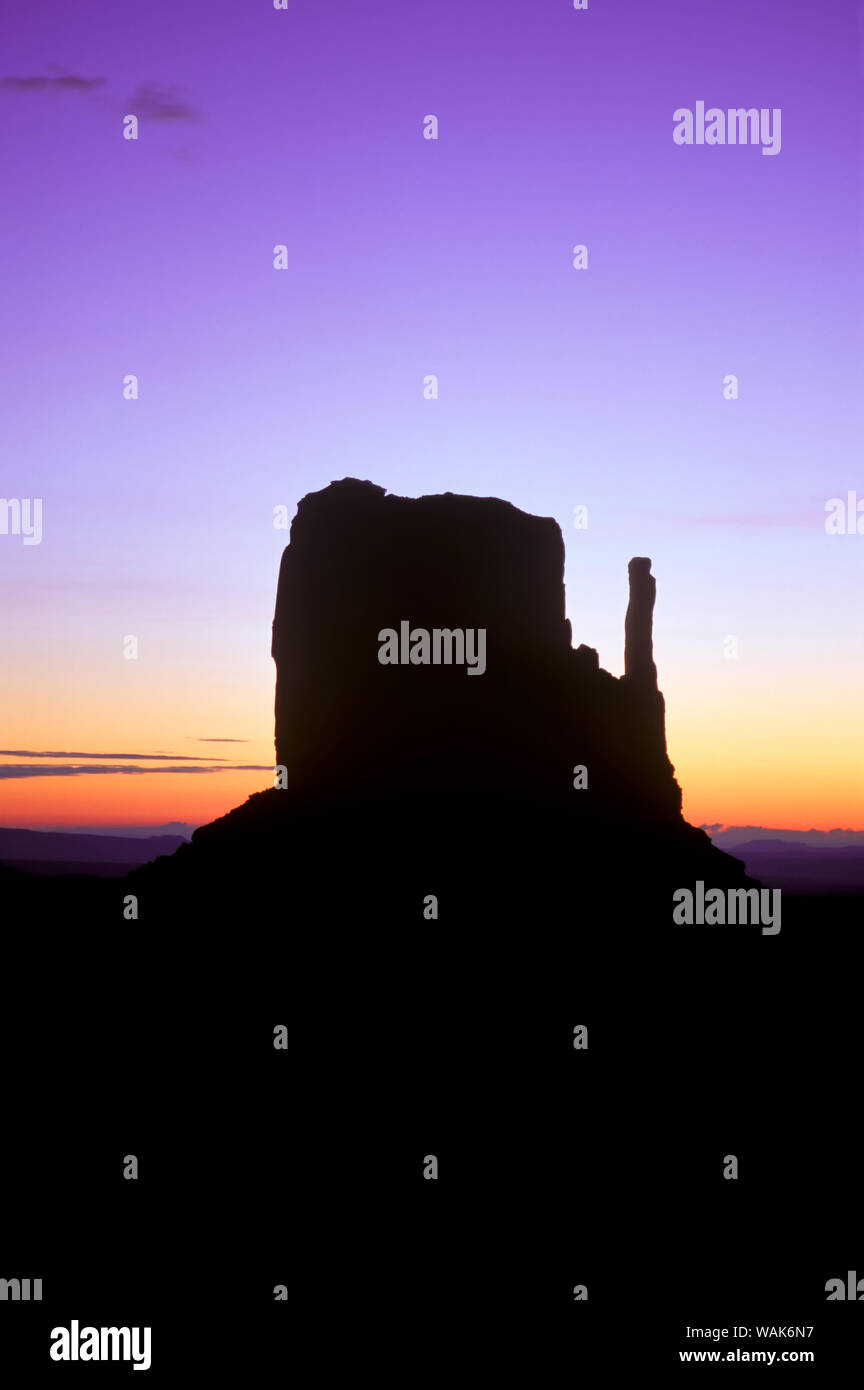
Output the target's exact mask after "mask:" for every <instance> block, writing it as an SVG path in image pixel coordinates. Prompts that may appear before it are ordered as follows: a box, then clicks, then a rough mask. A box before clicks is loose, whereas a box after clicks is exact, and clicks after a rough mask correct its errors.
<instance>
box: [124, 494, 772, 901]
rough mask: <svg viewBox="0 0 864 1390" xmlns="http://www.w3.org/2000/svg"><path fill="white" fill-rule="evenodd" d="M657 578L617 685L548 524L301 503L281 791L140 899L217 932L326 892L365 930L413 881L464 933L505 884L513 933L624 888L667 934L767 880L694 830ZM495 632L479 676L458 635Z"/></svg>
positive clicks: (433, 509)
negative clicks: (677, 913) (670, 705)
mask: <svg viewBox="0 0 864 1390" xmlns="http://www.w3.org/2000/svg"><path fill="white" fill-rule="evenodd" d="M650 568H651V562H650V560H648V559H647V558H644V557H636V558H634V559H633V560H631V561H630V565H629V577H630V601H629V606H628V608H627V613H626V620H625V662H624V665H625V669H624V674H623V675H622V676H621V677H618V678H616V677H614V676H612V675H610V673H609V672H608V671H605V670H603V669H602V667H601V666H600V664H599V659H598V654H597V652H596V651H594V650H593V649H591V648H589V647H587V646H585V645H580V646H578V647H576V648H575V649H574V647H573V645H572V635H571V628H570V623H569V622H568V620H567V619H566V617H565V597H564V581H563V575H564V544H563V540H562V536H561V531H560V529H559V527H558V525H557V524H556V523H555V521H553V520H551V519H549V518H543V517H535V516H530V515H528V514H527V513H525V512H522V511H519V510H518V509H517V508H516V507H514V506H512V505H511V504H510V503H508V502H504V501H501V500H499V499H497V498H477V497H468V496H461V495H458V494H454V493H444V494H443V495H436V496H426V497H420V498H416V499H415V498H405V497H396V496H390V495H388V494H387V493H386V491H385V489H384V488H383V487H380V486H377V485H375V484H373V483H371V482H362V481H359V480H357V479H353V478H346V479H343V480H342V481H341V482H334V483H331V484H330V486H329V487H326V488H324V489H322V490H321V491H319V492H314V493H311V494H309V495H308V496H306V497H304V498H303V500H302V501H301V502H300V504H299V507H298V510H297V515H296V517H295V518H294V521H293V523H292V526H291V532H290V543H289V545H288V546H287V547H286V549H285V551H284V553H283V557H282V564H281V569H280V574H279V584H278V591H277V597H276V611H275V617H274V622H273V640H272V655H273V657H274V660H275V663H276V700H275V746H276V764H277V767H279V768H281V769H282V770H283V774H282V775H283V777H284V782H285V785H284V786H283V787H281V788H280V789H275V788H274V789H268V790H267V791H263V792H259V793H256V794H254V795H253V796H251V797H250V798H249V799H248V800H247V802H246V803H245V804H244V805H243V806H240V807H238V808H236V809H235V810H233V811H231V812H229V813H228V814H227V815H226V816H223V817H221V818H220V819H218V820H216V821H214V822H212V823H211V824H209V825H206V826H202V827H200V828H199V829H198V830H196V831H195V832H194V834H193V837H192V843H191V845H185V846H182V847H181V848H180V849H179V850H178V851H177V853H176V854H175V855H173V856H172V857H171V858H170V859H165V858H163V859H160V860H157V861H156V863H155V864H152V865H148V866H145V867H144V868H142V869H140V870H137V871H136V872H135V873H133V874H132V875H130V879H129V883H130V884H131V885H132V888H131V890H130V891H134V892H136V893H140V895H141V897H142V900H143V899H146V900H147V901H148V902H150V903H151V905H152V901H153V898H154V896H155V897H157V898H158V900H159V904H160V912H173V911H175V910H176V912H178V913H181V914H182V912H185V911H187V910H194V914H195V915H196V916H197V917H198V918H200V915H201V911H202V904H204V903H206V904H208V905H209V906H208V907H207V911H208V912H210V913H212V914H213V915H214V917H218V916H219V915H220V914H224V912H226V911H227V910H229V905H230V910H232V911H234V912H237V913H240V914H243V913H248V912H249V911H250V910H253V909H252V906H251V905H252V904H253V902H254V904H255V906H254V910H255V911H258V910H259V909H260V910H261V911H264V912H267V913H269V915H270V919H271V920H272V919H273V915H272V909H273V905H274V903H277V904H279V905H280V909H281V908H282V907H287V906H289V905H290V906H293V908H294V909H295V910H296V911H298V912H301V911H308V910H309V908H310V903H311V902H312V901H313V900H314V904H315V911H316V913H320V912H321V911H322V910H324V911H325V913H326V914H330V915H333V916H335V917H336V918H339V919H341V920H353V919H355V918H356V916H357V913H358V911H360V910H361V905H364V906H363V910H364V911H365V910H366V909H369V908H370V902H371V901H374V908H372V909H371V910H372V912H373V915H374V917H375V920H376V921H378V922H380V923H387V922H389V923H391V924H392V925H394V926H396V925H398V924H399V923H400V922H401V923H402V925H404V920H405V918H404V913H405V911H406V910H409V908H408V904H413V907H411V908H410V911H412V912H414V914H415V915H416V904H417V901H418V897H417V895H418V893H420V892H421V890H422V893H423V894H435V893H436V891H437V890H438V889H439V888H440V890H441V891H442V892H447V893H449V894H450V895H451V897H450V902H451V908H455V905H456V903H457V902H458V911H459V917H460V920H462V921H464V922H465V923H466V924H467V923H470V922H471V921H475V922H476V921H477V916H476V914H477V912H479V911H481V910H484V909H483V904H484V903H485V904H487V907H488V896H489V893H490V890H491V889H492V887H493V885H494V883H495V882H496V877H495V876H496V875H498V876H499V878H498V881H499V882H500V881H502V880H501V876H502V875H503V876H505V877H506V885H507V888H506V894H504V895H503V896H504V897H505V898H506V902H502V903H501V904H500V912H501V913H502V914H503V916H504V918H506V919H509V920H514V921H515V920H516V918H517V917H518V916H519V915H520V914H523V915H524V914H525V913H528V914H531V915H534V914H536V913H538V912H547V913H551V914H552V917H553V919H555V920H559V919H560V920H566V919H567V917H568V915H569V913H570V910H571V908H572V906H573V904H574V902H577V901H578V904H579V907H580V917H581V918H582V920H583V921H585V922H586V923H587V921H588V919H589V917H590V913H591V911H592V910H593V909H594V908H596V907H597V906H598V904H600V903H606V905H607V906H606V908H605V909H604V919H605V917H607V916H608V910H609V908H608V904H609V900H610V889H612V888H615V889H617V888H619V887H620V885H621V883H622V881H624V880H622V875H623V876H624V879H625V880H626V881H627V883H628V884H629V885H630V888H629V889H628V891H630V892H636V893H637V894H638V904H637V906H636V908H635V909H634V917H633V925H634V927H636V926H638V925H639V924H640V923H644V922H645V921H647V920H648V919H649V918H651V917H652V916H653V917H656V918H657V920H659V921H661V922H663V923H664V924H669V923H670V922H671V912H672V899H671V894H672V892H673V891H674V889H675V888H677V887H684V886H690V887H692V885H693V883H694V882H695V880H697V879H700V878H701V879H702V880H703V881H704V882H705V883H706V885H707V886H710V887H726V886H753V885H754V882H755V881H754V880H752V879H748V878H747V876H746V874H745V872H744V868H743V865H742V864H741V863H740V861H738V860H736V859H734V858H732V857H731V856H730V855H727V854H724V853H722V852H721V851H719V850H717V849H716V848H714V847H713V846H712V844H711V842H710V840H709V839H708V837H707V835H705V834H704V832H702V831H700V830H697V829H694V827H692V826H690V825H688V824H687V822H686V821H685V820H684V819H683V817H682V815H681V789H680V787H679V786H678V784H677V782H676V780H675V775H674V768H673V767H672V764H671V763H670V761H669V758H668V756H667V752H666V739H665V707H664V701H663V696H662V694H661V693H660V692H659V690H658V688H657V673H656V667H655V665H654V660H653V652H652V620H653V607H654V594H655V581H654V578H653V576H652V575H651V572H650ZM481 630H482V631H483V632H484V633H485V653H484V657H485V664H484V669H483V671H482V674H481V673H480V671H479V666H478V669H477V670H476V671H473V672H470V673H469V666H468V663H467V660H466V661H462V662H460V660H459V659H458V658H459V655H460V650H461V648H460V644H459V642H458V641H456V640H455V639H454V640H453V641H452V642H450V645H449V646H448V641H449V639H450V638H453V634H458V633H461V634H465V633H474V634H477V633H479V632H480V631H481ZM388 631H389V632H391V633H393V634H396V635H398V636H399V637H400V639H402V640H401V642H400V646H399V651H398V654H397V655H396V656H395V658H394V660H395V664H394V661H385V660H382V651H383V648H384V647H385V646H386V642H385V640H384V638H383V634H386V633H387V632H388ZM436 631H438V632H444V633H445V634H447V635H449V636H445V639H444V644H443V646H439V651H438V656H439V661H438V663H437V664H436V663H435V662H434V659H433V656H432V651H433V649H432V647H431V644H430V643H424V641H423V640H421V637H422V634H423V633H426V634H434V633H435V632H436ZM412 652H413V657H412ZM448 656H449V657H450V659H449V661H448V659H447V657H448ZM424 658H425V659H424ZM580 768H581V769H584V772H581V773H579V772H577V771H576V769H580ZM576 782H580V783H584V785H580V786H578V787H577V786H576V785H574V783H576ZM385 880H386V891H381V884H382V882H383V881H385ZM376 885H377V886H376ZM193 902H194V904H195V907H194V909H192V908H191V907H190V904H191V903H193ZM301 904H305V906H302V907H301ZM631 907H632V905H631ZM288 915H289V916H290V915H291V914H290V913H289V914H288ZM277 919H278V920H283V919H282V915H281V911H280V913H278V914H277Z"/></svg>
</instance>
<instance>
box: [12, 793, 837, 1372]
mask: <svg viewBox="0 0 864 1390" xmlns="http://www.w3.org/2000/svg"><path fill="white" fill-rule="evenodd" d="M288 828H289V829H291V830H292V833H290V834H286V833H285V830H286V827H281V828H280V830H279V832H278V834H276V835H274V837H272V838H270V839H268V838H267V837H264V839H263V840H261V841H260V842H254V841H253V842H250V843H245V842H242V837H240V838H239V839H238V838H237V837H236V836H234V835H233V831H232V835H230V836H227V837H226V835H225V834H222V835H221V837H220V833H219V832H218V831H216V832H214V835H213V837H212V838H211V843H210V845H209V848H207V849H205V848H204V846H203V842H202V844H201V845H199V846H198V847H197V848H196V849H195V850H192V849H189V850H188V852H187V851H186V850H184V851H181V852H180V855H179V856H175V858H174V859H172V860H170V861H167V860H162V861H159V863H157V864H156V865H155V866H152V867H150V868H145V869H143V870H140V871H139V872H138V873H137V874H135V875H133V876H132V878H131V879H128V880H121V879H110V880H107V881H98V880H92V881H91V880H87V879H82V878H80V877H76V878H63V877H59V878H53V879H31V878H28V877H26V876H24V875H21V874H16V873H14V872H9V871H7V872H5V873H4V874H3V876H2V881H3V903H4V925H5V927H6V931H5V941H6V951H5V952H4V957H5V969H4V971H3V1039H4V1043H3V1046H4V1059H5V1067H4V1116H5V1120H6V1123H5V1126H4V1140H3V1144H2V1168H0V1177H2V1184H3V1192H4V1194H5V1198H6V1200H5V1202H4V1216H3V1231H2V1241H0V1246H2V1251H3V1256H2V1265H3V1268H2V1270H0V1276H2V1277H5V1278H12V1277H21V1278H36V1277H39V1278H41V1279H42V1280H43V1289H44V1298H43V1302H42V1303H31V1304H23V1303H21V1304H18V1305H13V1304H12V1303H3V1304H0V1333H2V1339H3V1356H4V1364H10V1363H11V1362H12V1361H13V1360H14V1359H15V1358H16V1357H18V1358H20V1361H21V1364H22V1366H28V1367H30V1368H33V1367H36V1368H38V1367H40V1366H42V1368H43V1370H44V1371H45V1372H46V1373H47V1375H50V1376H51V1379H52V1380H58V1381H59V1379H60V1377H61V1375H62V1376H64V1377H65V1378H67V1379H68V1378H69V1376H71V1377H72V1378H73V1379H74V1378H76V1376H77V1377H84V1378H87V1377H90V1378H91V1379H94V1378H95V1379H98V1378H99V1377H100V1376H101V1377H102V1380H103V1383H111V1384H114V1383H118V1382H117V1380H116V1378H117V1377H120V1376H127V1377H128V1375H129V1374H131V1367H129V1366H112V1367H111V1368H110V1369H109V1368H108V1367H106V1366H101V1365H100V1366H92V1365H89V1364H88V1365H85V1364H78V1365H77V1366H76V1365H63V1366H60V1365H56V1366H55V1365H54V1363H52V1362H50V1361H49V1359H48V1352H47V1349H48V1345H49V1334H50V1331H51V1329H52V1328H53V1327H54V1326H55V1325H61V1324H63V1325H66V1326H69V1323H70V1320H71V1319H72V1318H77V1319H79V1321H80V1322H81V1323H82V1325H83V1324H84V1323H88V1324H92V1325H96V1326H100V1325H109V1324H113V1325H138V1326H143V1325H147V1326H151V1327H152V1329H153V1331H152V1338H153V1365H152V1369H151V1370H150V1371H149V1372H148V1375H149V1376H150V1378H151V1379H155V1380H156V1381H157V1382H159V1381H164V1382H165V1383H166V1384H167V1383H169V1382H170V1383H172V1384H175V1383H186V1379H188V1381H189V1383H192V1384H197V1383H208V1382H209V1380H210V1379H211V1378H215V1376H216V1374H217V1372H218V1373H219V1374H220V1376H221V1377H222V1378H224V1376H225V1375H227V1377H228V1383H230V1384H246V1383H248V1384H252V1385H255V1386H259V1385H260V1386H269V1385H271V1384H272V1385H275V1384H277V1383H279V1384H281V1383H283V1381H284V1379H285V1378H286V1377H287V1376H288V1375H289V1374H292V1373H293V1375H294V1377H295V1383H297V1384H298V1385H302V1386H304V1387H305V1386H306V1385H319V1384H320V1385H325V1384H327V1385H329V1384H334V1383H335V1384H350V1383H352V1382H353V1381H354V1380H355V1379H359V1378H360V1377H361V1376H362V1377H363V1378H364V1379H365V1378H367V1377H371V1378H372V1380H373V1381H374V1383H376V1384H386V1385H391V1384H392V1385H394V1386H400V1387H401V1386H413V1385H416V1384H427V1383H428V1384H446V1383H450V1382H451V1381H452V1380H454V1379H455V1378H457V1377H458V1378H460V1379H463V1378H465V1377H468V1378H469V1379H470V1382H471V1383H478V1384H489V1383H502V1384H503V1383H505V1380H504V1378H505V1377H506V1383H508V1384H509V1383H515V1384H526V1385H527V1384H530V1385H536V1386H550V1385H559V1384H560V1385H562V1386H564V1385H572V1384H573V1380H574V1376H575V1377H577V1378H578V1377H579V1376H580V1375H582V1374H592V1373H593V1374H592V1379H591V1381H590V1383H591V1384H604V1383H607V1381H608V1382H611V1381H612V1379H613V1377H616V1376H618V1375H620V1374H622V1373H623V1374H627V1375H629V1374H632V1373H633V1372H636V1373H637V1374H638V1375H640V1376H644V1377H649V1376H651V1377H653V1376H655V1375H657V1376H659V1377H660V1378H661V1381H662V1379H663V1378H665V1376H666V1374H667V1373H668V1372H669V1371H672V1372H673V1373H674V1371H675V1370H676V1369H678V1368H680V1365H681V1363H680V1362H679V1352H680V1351H684V1350H691V1349H695V1350H706V1349H709V1350H718V1349H719V1350H720V1351H721V1352H722V1353H723V1354H724V1355H725V1354H726V1353H727V1352H729V1351H730V1350H732V1351H733V1352H734V1351H735V1350H736V1348H737V1349H739V1350H741V1351H745V1350H746V1351H750V1352H752V1351H768V1352H770V1351H774V1352H775V1353H776V1356H777V1360H778V1362H779V1358H780V1355H781V1354H782V1353H783V1352H786V1353H787V1355H790V1354H793V1353H794V1354H799V1353H801V1352H805V1351H806V1352H808V1353H811V1352H812V1354H813V1356H814V1358H815V1360H814V1362H813V1364H812V1369H813V1372H814V1373H818V1375H819V1381H818V1383H820V1384H841V1383H846V1382H845V1381H841V1380H840V1379H839V1378H834V1377H839V1376H840V1375H841V1373H842V1374H844V1375H845V1374H846V1368H847V1367H852V1368H853V1369H854V1367H856V1366H858V1365H859V1364H860V1360H861V1348H862V1345H864V1342H862V1326H861V1317H862V1314H861V1310H860V1309H859V1308H858V1307H857V1304H856V1305H855V1306H851V1305H850V1303H849V1302H848V1301H842V1302H841V1301H832V1302H828V1301H827V1299H826V1291H825V1285H826V1282H827V1281H828V1280H829V1279H832V1278H840V1279H841V1280H842V1281H843V1283H844V1285H845V1284H846V1282H847V1275H848V1272H849V1271H850V1270H854V1271H857V1272H858V1277H860V1278H862V1279H864V1240H862V1235H864V1232H862V1215H861V1213H862V1203H861V1171H862V1162H861V1157H862V1155H861V1137H860V1136H861V1124H860V1118H861V1116H860V1094H861V1092H860V1074H861V1039H862V1032H861V1029H862V1015H861V1005H860V999H861V963H862V956H861V945H860V942H861V928H862V917H864V914H862V901H861V899H860V898H853V897H848V898H842V897H838V898H822V899H820V898H815V897H812V896H810V897H807V898H800V899H796V898H794V897H787V896H786V895H784V897H783V902H782V926H781V930H780V932H779V933H777V934H776V935H763V934H762V931H761V929H760V927H759V926H745V927H706V926H701V927H697V926H692V927H683V926H675V925H673V924H672V921H671V910H670V906H669V903H670V898H669V886H670V881H676V882H677V880H676V867H680V870H681V872H680V873H679V874H678V879H681V881H683V882H684V883H686V882H687V879H686V877H683V878H682V875H683V874H684V872H685V871H687V872H689V871H690V870H692V869H693V868H694V867H698V866H699V865H704V864H706V863H709V864H712V863H713V866H714V868H715V869H716V871H717V872H718V873H720V872H721V861H720V860H713V861H712V860H711V859H710V857H709V858H708V859H707V860H706V859H705V858H704V855H705V851H704V848H698V847H697V846H696V843H695V842H692V843H691V844H690V847H689V849H688V850H687V852H686V853H684V851H682V853H684V857H683V859H682V860H681V861H680V864H679V865H678V866H673V867H672V868H671V869H670V866H669V865H668V864H667V863H666V862H665V860H664V859H663V856H662V855H659V856H658V855H657V854H654V853H653V852H652V850H651V848H650V842H645V843H643V844H641V846H640V847H639V848H638V849H637V848H636V846H635V844H634V843H633V842H631V841H630V840H629V839H625V838H622V840H621V842H620V844H619V845H618V846H617V850H618V852H617V853H613V852H611V851H612V850H613V849H614V848H615V847H613V846H610V844H609V843H604V844H600V843H591V844H589V843H588V842H586V841H582V842H581V843H580V845H578V846H575V845H573V844H567V843H563V842H561V841H560V840H558V839H556V837H555V834H554V833H553V832H550V831H549V828H548V827H545V828H544V827H542V826H538V825H536V824H535V825H534V826H533V828H532V827H529V826H526V825H522V826H516V825H514V824H513V823H512V822H510V823H507V822H506V821H505V820H504V819H502V824H501V825H499V826H498V827H497V828H496V830H495V832H494V833H492V832H489V831H488V826H487V831H484V832H481V831H480V830H479V829H478V825H477V823H476V822H473V821H472V818H471V816H470V814H467V813H466V815H465V816H464V817H462V818H461V819H460V820H459V821H458V823H457V822H456V821H453V820H452V818H451V820H450V821H449V822H447V823H444V822H440V823H438V822H435V820H434V818H431V819H430V818H427V819H426V820H424V822H423V823H422V824H419V823H417V822H416V821H413V820H411V819H410V818H405V819H403V821H402V823H401V824H400V823H399V821H398V818H396V819H395V820H394V821H392V822H391V823H390V824H389V828H388V827H387V826H385V825H384V824H383V822H382V823H377V824H374V825H372V824H370V825H366V826H363V827H358V826H356V825H354V826H353V828H351V827H348V826H346V825H344V824H343V825H340V826H336V825H334V824H328V825H324V824H323V823H321V824H318V825H317V826H316V827H314V828H312V829H310V828H308V827H306V828H305V829H304V828H303V827H302V826H300V825H299V824H297V825H294V826H293V827H288ZM205 839H206V837H205ZM232 845H233V848H232ZM691 851H692V855H693V856H694V857H692V858H688V855H690V854H691ZM739 867H740V866H739ZM670 873H671V874H672V880H670V879H669V874H670ZM430 894H434V895H436V896H437V898H438V915H437V919H436V918H430V917H429V915H428V913H429V907H428V904H426V899H427V897H428V895H430ZM130 895H134V896H135V897H136V898H137V912H138V916H137V918H134V919H127V917H125V916H124V910H128V907H129V904H128V902H127V899H128V897H129V896H130ZM424 910H425V913H426V914H427V915H424ZM280 1025H285V1026H286V1027H287V1029H288V1047H287V1050H277V1049H275V1048H274V1045H273V1043H274V1029H276V1028H278V1027H279V1026H280ZM580 1026H584V1027H586V1028H587V1043H588V1045H587V1048H581V1049H576V1048H574V1030H575V1029H576V1028H577V1027H580ZM128 1155H135V1156H136V1157H137V1159H138V1163H139V1176H138V1179H137V1180H136V1181H130V1180H126V1179H124V1177H123V1170H124V1163H125V1161H126V1158H127V1156H128ZM433 1155H434V1156H435V1157H436V1158H437V1161H438V1177H437V1179H434V1180H433V1179H427V1178H425V1177H424V1168H428V1166H429V1163H428V1160H429V1158H430V1157H431V1156H433ZM731 1155H734V1156H735V1157H736V1158H737V1161H738V1177H737V1179H736V1180H729V1179H725V1178H724V1176H723V1173H724V1166H727V1165H728V1157H729V1156H731ZM278 1285H285V1286H286V1287H287V1291H288V1300H287V1302H286V1301H281V1300H278V1301H277V1300H276V1299H275V1298H274V1288H275V1287H276V1286H278ZM578 1286H584V1288H585V1289H586V1290H587V1299H585V1298H579V1299H577V1298H575V1297H574V1289H576V1288H577V1287H578ZM861 1293H862V1294H864V1285H862V1289H861ZM862 1306H864V1305H862ZM688 1327H690V1328H702V1329H718V1330H722V1329H724V1328H725V1329H727V1332H728V1336H727V1337H725V1338H723V1337H719V1338H718V1340H716V1341H715V1340H713V1339H708V1340H705V1339H701V1340H697V1339H695V1338H694V1337H692V1336H691V1337H689V1338H688V1337H687V1335H686V1329H687V1328H688ZM760 1327H761V1328H763V1329H769V1330H770V1329H772V1328H773V1329H780V1328H783V1329H788V1328H804V1329H812V1331H811V1332H805V1335H804V1336H801V1337H794V1338H788V1337H785V1336H782V1337H781V1336H770V1335H765V1336H760V1335H759V1333H758V1328H760ZM735 1328H739V1329H740V1328H746V1329H747V1332H748V1334H749V1335H747V1336H746V1337H745V1336H744V1335H743V1334H739V1335H738V1336H735V1335H734V1329H735ZM841 1368H842V1370H841ZM726 1369H727V1370H728V1367H727V1368H726ZM772 1369H773V1368H772ZM753 1374H754V1375H755V1374H758V1372H755V1371H754V1372H753ZM604 1375H605V1377H606V1379H604V1378H603V1377H604ZM112 1376H113V1377H114V1378H115V1379H111V1377H112ZM106 1377H107V1382H106ZM829 1377H830V1378H829ZM10 1383H11V1382H10ZM21 1383H33V1384H37V1383H39V1384H41V1383H42V1382H41V1380H37V1378H36V1377H35V1376H33V1378H32V1379H31V1380H30V1381H22V1382H21ZM144 1383H145V1384H146V1383H147V1382H144Z"/></svg>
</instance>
